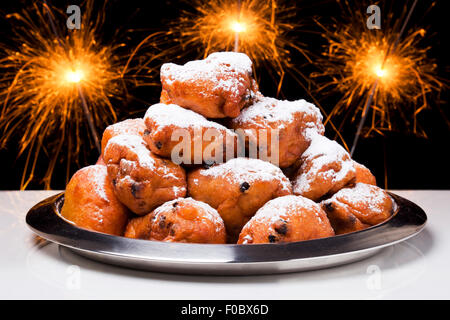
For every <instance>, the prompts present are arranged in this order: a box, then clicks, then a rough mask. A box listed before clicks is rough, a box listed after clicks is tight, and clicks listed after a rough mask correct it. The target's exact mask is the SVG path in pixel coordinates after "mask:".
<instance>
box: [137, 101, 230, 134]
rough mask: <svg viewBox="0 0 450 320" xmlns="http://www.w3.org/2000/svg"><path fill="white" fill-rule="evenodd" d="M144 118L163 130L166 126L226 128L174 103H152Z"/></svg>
mask: <svg viewBox="0 0 450 320" xmlns="http://www.w3.org/2000/svg"><path fill="white" fill-rule="evenodd" d="M144 120H145V122H146V123H148V120H151V121H153V122H154V123H155V124H156V125H157V130H164V128H165V127H168V126H176V127H179V128H214V129H218V130H227V128H226V127H224V126H222V125H220V124H218V123H216V122H213V121H209V120H208V119H206V118H205V117H204V116H202V115H201V114H198V113H196V112H194V111H191V110H189V109H185V108H182V107H180V106H178V105H176V104H164V103H157V104H154V105H152V106H151V107H149V108H148V110H147V112H146V113H145V117H144Z"/></svg>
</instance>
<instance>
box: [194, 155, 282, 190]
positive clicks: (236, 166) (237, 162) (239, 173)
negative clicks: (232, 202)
mask: <svg viewBox="0 0 450 320" xmlns="http://www.w3.org/2000/svg"><path fill="white" fill-rule="evenodd" d="M200 173H201V174H202V175H203V176H209V177H224V178H225V179H227V180H228V181H230V182H231V183H235V182H239V181H246V182H248V183H250V184H251V183H252V182H254V181H256V180H259V181H272V180H274V179H277V180H278V181H279V182H280V184H281V186H282V189H283V190H290V189H291V183H290V182H289V179H288V178H286V176H285V175H284V174H283V172H282V171H281V169H280V168H278V167H277V166H274V165H273V164H271V163H270V162H266V161H263V160H259V159H250V158H243V157H241V158H235V159H231V160H228V161H227V162H225V163H222V164H219V165H217V166H213V167H211V168H209V169H205V170H201V171H200Z"/></svg>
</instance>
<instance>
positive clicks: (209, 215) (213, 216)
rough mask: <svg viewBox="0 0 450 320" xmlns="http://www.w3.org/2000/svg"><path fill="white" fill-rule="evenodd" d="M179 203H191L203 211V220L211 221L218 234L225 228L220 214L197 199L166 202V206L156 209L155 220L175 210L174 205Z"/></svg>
mask: <svg viewBox="0 0 450 320" xmlns="http://www.w3.org/2000/svg"><path fill="white" fill-rule="evenodd" d="M177 202H190V203H191V204H193V205H194V206H195V207H197V208H200V209H202V214H201V216H200V217H201V218H202V219H206V220H209V221H211V222H212V223H213V224H214V226H215V227H216V232H219V231H220V230H222V229H223V228H224V223H223V220H222V218H221V217H220V214H219V213H218V212H217V210H216V209H214V208H213V207H211V206H210V205H209V204H207V203H204V202H202V201H197V200H195V199H192V198H191V197H188V198H177V199H174V200H171V201H168V202H165V203H164V204H162V205H160V206H159V207H158V208H156V209H155V210H154V211H153V215H154V216H155V218H156V217H157V216H158V215H160V214H165V213H166V212H168V211H171V210H173V208H174V203H177Z"/></svg>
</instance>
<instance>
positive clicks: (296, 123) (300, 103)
mask: <svg viewBox="0 0 450 320" xmlns="http://www.w3.org/2000/svg"><path fill="white" fill-rule="evenodd" d="M231 127H232V128H233V129H235V130H238V129H241V130H243V131H244V134H245V139H246V142H247V143H246V145H247V150H248V152H249V153H251V152H252V151H251V148H252V146H253V148H254V147H256V146H258V148H254V149H253V150H254V151H253V152H256V150H261V148H264V149H263V150H267V151H266V152H267V156H268V157H269V158H271V159H272V160H271V162H272V163H274V164H277V165H278V166H279V167H280V168H286V167H289V166H291V165H293V164H294V163H295V162H296V161H297V160H298V159H299V158H300V156H301V155H302V154H303V152H304V151H305V150H306V148H308V146H309V144H310V143H311V137H312V136H314V134H320V135H323V134H324V132H325V127H324V126H323V124H322V115H321V113H320V110H319V109H318V108H316V107H315V106H314V105H313V104H311V103H308V102H306V101H305V100H303V99H302V100H297V101H286V100H277V99H274V98H267V97H262V98H260V99H259V100H258V101H257V102H256V103H254V104H252V105H251V106H249V107H247V108H245V109H244V110H242V112H241V114H240V115H239V116H238V117H236V118H234V119H233V120H232V121H231ZM272 135H273V138H276V137H277V136H278V148H277V146H276V144H275V145H272V140H273V139H272ZM275 141H276V140H275ZM272 148H274V151H276V150H278V160H276V158H275V161H274V159H273V156H277V155H272V152H271V150H272ZM249 149H250V150H249ZM250 157H252V158H253V157H255V156H253V155H250ZM258 158H260V159H263V160H265V159H264V157H261V156H260V155H258Z"/></svg>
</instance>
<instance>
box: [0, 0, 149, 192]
mask: <svg viewBox="0 0 450 320" xmlns="http://www.w3.org/2000/svg"><path fill="white" fill-rule="evenodd" d="M92 11H93V2H92V1H91V0H89V1H87V2H86V7H85V8H84V10H83V12H84V15H83V20H82V22H83V24H82V26H81V29H80V30H68V29H65V30H59V31H64V35H63V36H60V35H58V34H57V33H55V30H52V27H51V24H50V23H49V20H48V16H47V15H51V16H52V19H57V17H56V16H55V14H57V13H58V11H56V10H50V8H48V7H45V5H42V3H41V4H37V3H34V4H33V5H32V7H30V8H27V9H24V10H23V11H22V12H20V13H14V14H10V15H8V16H7V18H9V19H12V20H13V22H14V28H13V30H15V37H16V39H15V40H16V45H15V47H7V46H3V47H1V48H0V52H1V57H0V70H1V72H2V78H1V79H0V103H1V104H0V105H1V113H0V131H1V134H2V135H1V137H0V147H2V148H4V147H6V146H7V145H8V142H9V141H10V140H11V139H12V138H14V137H20V139H19V151H18V156H19V157H20V156H22V155H25V157H26V162H25V166H24V170H23V176H22V180H21V189H25V188H26V187H27V186H28V185H29V183H30V182H31V181H32V180H33V178H34V177H35V168H36V163H37V162H38V160H39V159H41V157H44V158H45V159H46V160H45V161H47V162H48V167H47V170H46V172H45V174H44V177H43V180H42V181H43V183H44V185H45V188H46V189H49V188H50V185H51V181H52V173H53V170H54V168H55V165H56V164H57V163H58V162H62V161H63V160H64V161H65V162H66V180H67V179H68V177H69V176H70V173H71V172H70V165H71V164H77V163H78V164H79V162H80V157H82V156H83V155H85V152H87V151H90V150H91V149H92V146H93V136H92V134H89V133H88V128H87V125H86V118H85V114H84V112H83V108H82V106H81V99H80V92H82V93H83V95H84V98H85V100H86V102H87V106H88V108H89V111H90V113H91V115H92V119H93V122H94V124H95V127H96V128H104V127H105V126H106V125H108V124H110V123H113V122H116V121H117V108H116V106H113V104H112V99H114V98H116V97H120V96H123V94H124V92H125V85H124V84H125V83H127V82H128V81H130V80H131V81H134V82H135V83H134V84H135V85H136V84H137V82H139V81H140V80H139V79H138V76H133V77H131V78H127V77H128V73H129V71H132V72H131V74H133V75H134V74H135V70H136V68H138V69H140V70H141V71H142V69H144V70H145V69H146V68H145V67H143V66H139V65H134V66H133V67H132V65H133V64H132V63H130V59H132V57H129V56H127V57H125V56H123V55H122V56H120V55H119V54H117V51H118V49H119V48H121V47H123V46H124V45H123V44H121V43H117V44H106V45H105V44H102V43H100V42H98V40H97V32H98V31H99V29H100V27H101V21H102V20H101V17H99V18H98V19H96V20H92V19H91V17H92V15H91V14H92ZM96 14H97V13H96ZM100 15H101V13H100ZM59 18H60V19H62V21H65V19H67V16H66V15H65V14H63V13H61V16H60V17H59ZM84 21H86V23H84ZM125 63H126V67H127V68H128V69H127V70H125V69H124V65H125ZM147 71H148V70H147ZM144 73H145V72H144ZM136 74H137V73H136ZM141 74H142V73H141ZM148 77H149V76H147V75H143V76H142V78H141V80H142V79H146V80H147V82H148V84H151V81H149V80H148ZM99 133H101V132H99ZM83 162H84V161H83Z"/></svg>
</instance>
